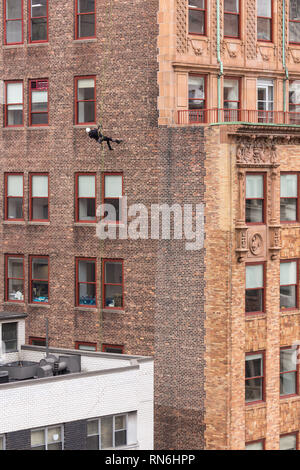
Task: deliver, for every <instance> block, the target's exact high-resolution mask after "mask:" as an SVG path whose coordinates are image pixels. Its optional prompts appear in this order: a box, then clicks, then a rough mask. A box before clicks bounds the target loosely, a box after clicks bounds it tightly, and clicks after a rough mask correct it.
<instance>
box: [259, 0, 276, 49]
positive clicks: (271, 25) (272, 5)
mask: <svg viewBox="0 0 300 470" xmlns="http://www.w3.org/2000/svg"><path fill="white" fill-rule="evenodd" d="M258 1H259V0H257V2H258ZM257 2H256V13H258V11H257V10H258V8H257ZM270 2H271V16H270V17H268V16H258V14H257V15H256V25H257V28H256V40H257V41H259V42H271V43H272V42H273V36H274V32H273V25H274V20H273V18H274V2H273V0H270ZM258 18H263V19H265V20H269V21H270V36H271V37H270V39H258Z"/></svg>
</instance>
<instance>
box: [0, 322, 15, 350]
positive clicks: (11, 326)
mask: <svg viewBox="0 0 300 470" xmlns="http://www.w3.org/2000/svg"><path fill="white" fill-rule="evenodd" d="M17 328H18V324H17V323H3V324H2V341H3V342H4V344H5V351H6V352H12V351H16V350H17V348H18V347H17Z"/></svg>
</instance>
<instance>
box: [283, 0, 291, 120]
mask: <svg viewBox="0 0 300 470" xmlns="http://www.w3.org/2000/svg"><path fill="white" fill-rule="evenodd" d="M285 39H286V30H285V0H282V65H283V68H284V72H285V77H284V79H283V111H284V112H286V83H287V81H288V79H289V71H288V68H287V66H286V57H285Z"/></svg>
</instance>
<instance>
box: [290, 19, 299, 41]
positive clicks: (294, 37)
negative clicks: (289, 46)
mask: <svg viewBox="0 0 300 470" xmlns="http://www.w3.org/2000/svg"><path fill="white" fill-rule="evenodd" d="M289 40H290V42H297V43H298V42H300V23H290V37H289Z"/></svg>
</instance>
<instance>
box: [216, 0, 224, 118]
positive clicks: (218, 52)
mask: <svg viewBox="0 0 300 470" xmlns="http://www.w3.org/2000/svg"><path fill="white" fill-rule="evenodd" d="M220 42H221V38H220V0H217V59H218V63H219V64H220V71H219V73H218V122H220V110H221V77H222V76H223V62H222V60H221V53H220Z"/></svg>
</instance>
